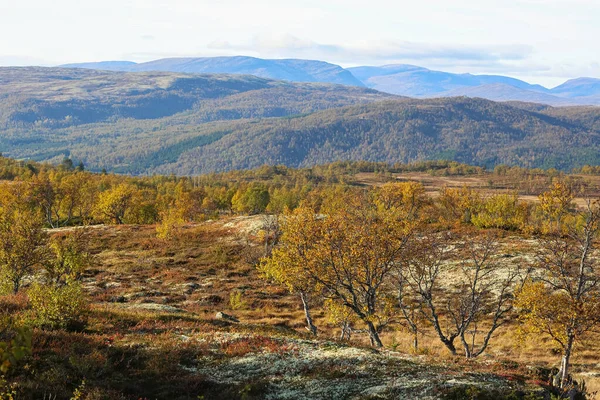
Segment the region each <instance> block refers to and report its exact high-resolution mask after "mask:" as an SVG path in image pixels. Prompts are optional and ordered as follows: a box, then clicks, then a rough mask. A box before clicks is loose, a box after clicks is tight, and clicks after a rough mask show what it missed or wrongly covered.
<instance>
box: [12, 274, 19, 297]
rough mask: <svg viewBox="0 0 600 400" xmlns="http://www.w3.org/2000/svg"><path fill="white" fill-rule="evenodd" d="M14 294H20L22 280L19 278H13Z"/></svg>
mask: <svg viewBox="0 0 600 400" xmlns="http://www.w3.org/2000/svg"><path fill="white" fill-rule="evenodd" d="M12 283H13V294H17V293H19V289H20V288H21V280H20V279H18V278H13V282H12Z"/></svg>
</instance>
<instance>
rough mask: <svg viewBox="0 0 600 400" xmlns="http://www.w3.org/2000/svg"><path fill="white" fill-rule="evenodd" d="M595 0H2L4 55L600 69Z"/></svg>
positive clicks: (550, 77) (43, 59)
mask: <svg viewBox="0 0 600 400" xmlns="http://www.w3.org/2000/svg"><path fill="white" fill-rule="evenodd" d="M599 21H600V0H410V1H407V0H395V1H383V0H369V1H365V0H361V1H358V0H343V1H342V0H320V1H317V0H279V1H275V0H252V1H248V0H246V1H243V0H213V1H206V0H52V1H48V0H0V66H9V65H48V66H49V65H59V64H63V63H73V62H89V61H106V60H129V61H136V62H143V61H149V60H153V59H158V58H165V57H193V56H198V57H201V56H226V55H249V56H255V57H262V58H306V59H318V60H323V61H328V62H332V63H335V64H339V65H342V66H344V67H349V66H357V65H384V64H396V63H401V64H414V65H419V66H423V67H427V68H430V69H437V70H442V71H448V72H457V73H464V72H470V73H476V74H483V73H487V74H490V73H491V74H501V75H508V76H512V77H516V78H520V79H523V80H526V81H528V82H530V83H539V84H542V85H544V86H547V87H552V86H556V85H558V84H560V83H562V82H564V81H565V80H568V79H572V78H576V77H581V76H586V77H596V78H600V40H598V38H600V23H599Z"/></svg>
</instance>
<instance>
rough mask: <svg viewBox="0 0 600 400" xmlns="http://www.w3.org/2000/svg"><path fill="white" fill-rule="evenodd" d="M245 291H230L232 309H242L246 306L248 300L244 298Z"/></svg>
mask: <svg viewBox="0 0 600 400" xmlns="http://www.w3.org/2000/svg"><path fill="white" fill-rule="evenodd" d="M242 296H243V293H242V292H241V291H239V290H236V291H233V292H231V293H229V307H230V308H231V309H232V310H241V309H242V308H244V307H245V306H246V302H245V301H244V299H243V298H242Z"/></svg>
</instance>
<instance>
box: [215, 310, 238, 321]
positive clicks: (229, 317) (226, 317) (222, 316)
mask: <svg viewBox="0 0 600 400" xmlns="http://www.w3.org/2000/svg"><path fill="white" fill-rule="evenodd" d="M215 319H221V320H225V321H230V322H240V320H239V319H237V318H236V317H234V316H233V315H229V314H225V313H224V312H222V311H219V312H218V313H217V314H216V315H215Z"/></svg>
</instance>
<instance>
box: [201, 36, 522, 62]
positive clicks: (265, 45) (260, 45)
mask: <svg viewBox="0 0 600 400" xmlns="http://www.w3.org/2000/svg"><path fill="white" fill-rule="evenodd" d="M208 47H209V48H210V49H213V50H222V51H228V52H238V53H247V52H252V53H256V54H257V55H259V56H263V57H274V58H278V57H297V58H318V59H325V60H331V61H334V62H339V63H364V62H369V63H382V62H392V61H393V62H396V61H401V60H411V61H435V60H438V61H443V60H446V61H452V62H454V61H463V62H464V61H473V62H481V61H484V62H500V61H521V60H525V59H527V58H528V57H529V56H530V55H531V54H532V53H533V48H532V47H531V46H527V45H486V46H482V45H481V46H477V45H448V44H432V43H417V42H409V41H396V40H381V41H360V42H355V43H349V44H343V45H342V44H322V43H317V42H314V41H311V40H307V39H300V38H297V37H295V36H292V35H273V36H265V35H258V36H254V37H253V38H252V39H251V40H250V41H248V42H246V43H231V42H229V41H214V42H212V43H210V44H209V45H208Z"/></svg>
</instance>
